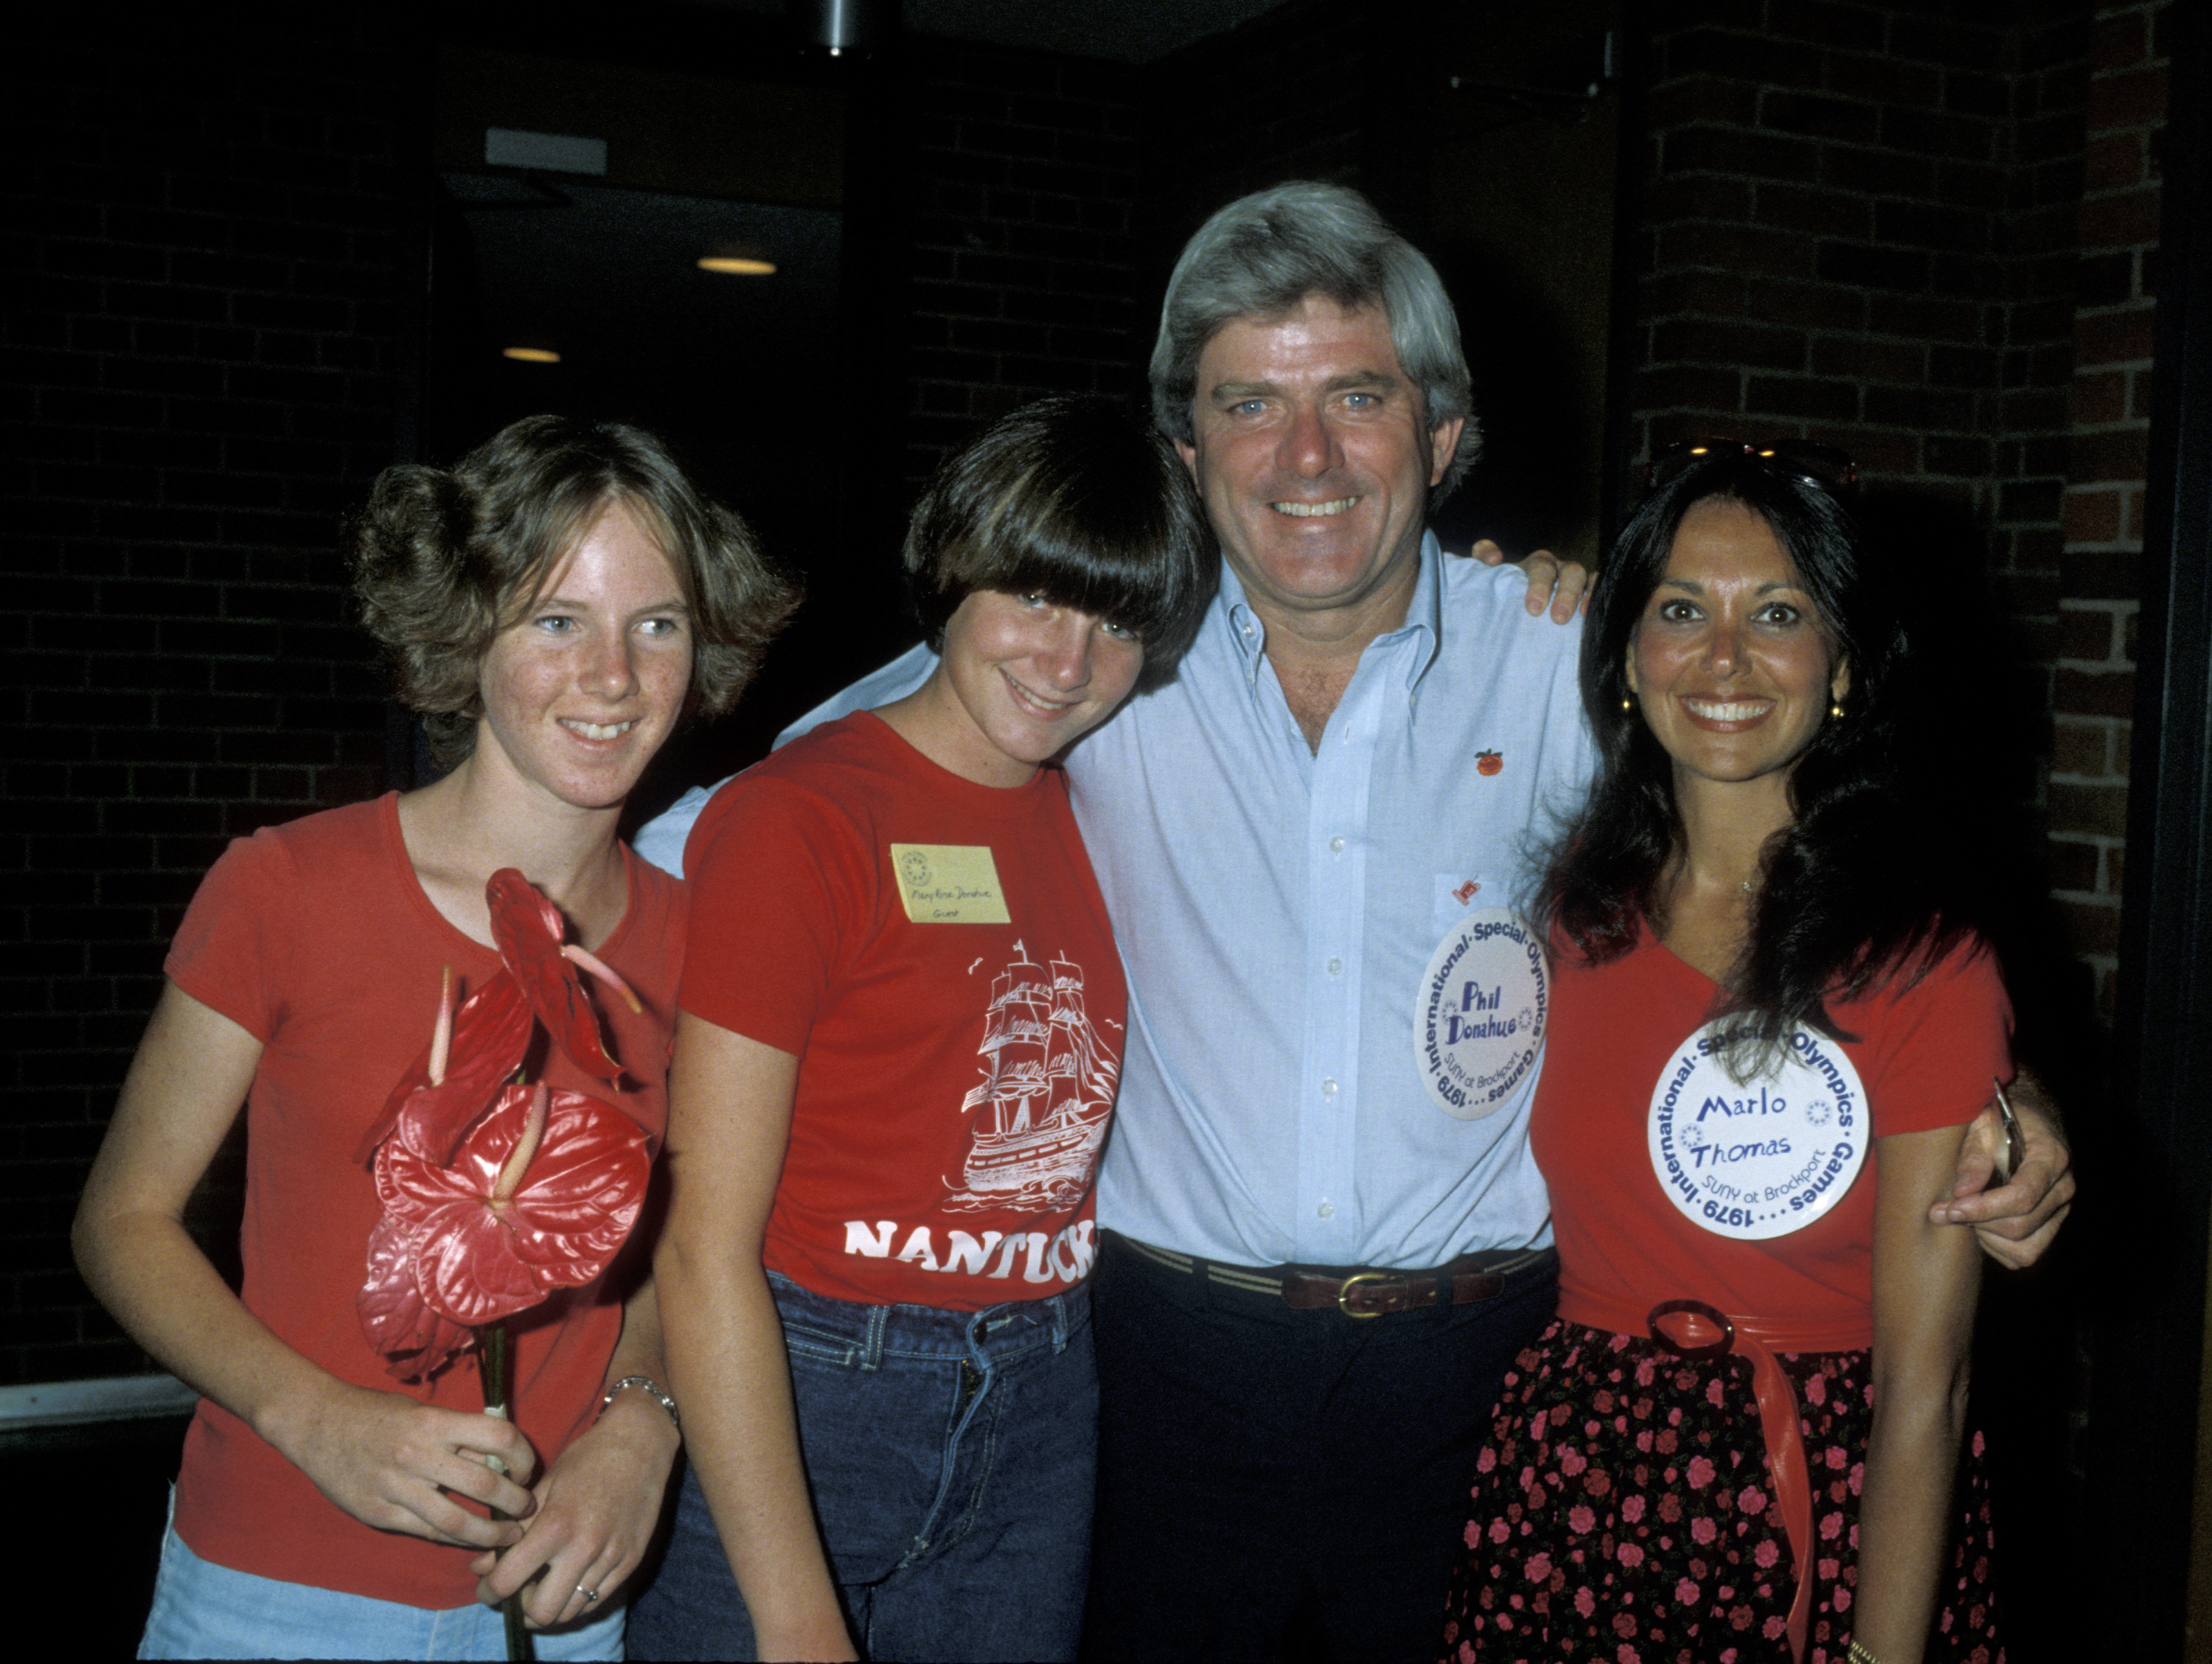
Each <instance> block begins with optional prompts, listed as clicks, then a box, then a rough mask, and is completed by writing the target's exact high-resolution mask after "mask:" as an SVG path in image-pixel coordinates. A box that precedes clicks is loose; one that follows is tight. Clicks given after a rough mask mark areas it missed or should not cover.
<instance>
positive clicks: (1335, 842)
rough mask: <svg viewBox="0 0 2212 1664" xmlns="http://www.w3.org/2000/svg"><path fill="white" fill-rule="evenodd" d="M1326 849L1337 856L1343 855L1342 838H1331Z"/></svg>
mask: <svg viewBox="0 0 2212 1664" xmlns="http://www.w3.org/2000/svg"><path fill="white" fill-rule="evenodd" d="M1328 847H1330V848H1331V849H1333V850H1334V851H1335V852H1336V853H1338V854H1342V853H1344V840H1343V839H1342V838H1331V839H1330V840H1329V841H1328Z"/></svg>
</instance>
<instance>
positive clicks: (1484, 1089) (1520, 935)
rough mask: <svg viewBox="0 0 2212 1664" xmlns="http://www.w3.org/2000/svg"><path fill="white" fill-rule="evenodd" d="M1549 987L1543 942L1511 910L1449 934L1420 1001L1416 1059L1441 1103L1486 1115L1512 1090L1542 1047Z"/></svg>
mask: <svg viewBox="0 0 2212 1664" xmlns="http://www.w3.org/2000/svg"><path fill="white" fill-rule="evenodd" d="M1549 993H1550V988H1549V985H1548V984H1547V981H1546V980H1545V975H1544V948H1543V944H1542V943H1541V942H1539V941H1538V940H1537V939H1536V938H1535V935H1534V932H1532V931H1530V930H1529V928H1528V926H1527V925H1526V924H1524V923H1522V920H1520V919H1519V918H1518V917H1516V915H1515V914H1511V913H1510V912H1508V911H1507V910H1506V909H1505V908H1483V909H1482V910H1481V911H1480V912H1477V913H1470V914H1467V915H1466V916H1465V917H1463V918H1462V919H1461V920H1459V921H1458V922H1457V923H1456V924H1455V925H1454V926H1452V927H1451V929H1450V930H1449V931H1447V932H1445V933H1444V939H1443V941H1441V942H1439V943H1437V950H1436V951H1435V952H1434V953H1433V954H1431V955H1430V956H1429V969H1428V972H1427V974H1426V975H1424V976H1423V977H1422V978H1421V991H1420V997H1419V999H1418V1000H1417V1001H1416V1002H1415V1004H1414V1006H1413V1060H1414V1062H1415V1064H1416V1065H1417V1066H1419V1069H1420V1072H1421V1081H1422V1084H1425V1086H1427V1088H1428V1089H1429V1096H1431V1097H1432V1098H1434V1099H1435V1100H1436V1101H1437V1107H1438V1108H1441V1109H1443V1112H1444V1113H1445V1114H1448V1115H1455V1116H1457V1117H1458V1118H1459V1119H1460V1120H1481V1119H1482V1118H1483V1117H1484V1116H1485V1115H1487V1114H1491V1113H1492V1112H1493V1111H1494V1110H1496V1109H1497V1108H1498V1107H1499V1106H1500V1105H1501V1104H1503V1103H1504V1102H1505V1101H1506V1099H1507V1098H1509V1097H1510V1096H1512V1094H1513V1090H1514V1089H1515V1088H1516V1087H1517V1086H1519V1085H1520V1084H1521V1083H1522V1081H1523V1080H1525V1079H1526V1078H1528V1072H1529V1071H1530V1070H1532V1069H1534V1067H1535V1066H1536V1058H1537V1054H1539V1053H1541V1051H1542V1050H1543V1047H1544V1014H1545V1011H1546V1010H1547V999H1548V996H1549Z"/></svg>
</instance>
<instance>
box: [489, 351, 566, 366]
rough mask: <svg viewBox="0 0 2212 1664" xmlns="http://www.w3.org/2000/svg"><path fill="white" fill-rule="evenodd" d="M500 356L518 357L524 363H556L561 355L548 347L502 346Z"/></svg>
mask: <svg viewBox="0 0 2212 1664" xmlns="http://www.w3.org/2000/svg"><path fill="white" fill-rule="evenodd" d="M499 355H500V356H501V358H513V359H519V360H520V361H522V362H523V363H525V364H558V363H559V362H560V361H561V355H560V354H559V353H557V352H555V351H554V350H553V349H552V348H550V347H502V348H501V349H500V352H499Z"/></svg>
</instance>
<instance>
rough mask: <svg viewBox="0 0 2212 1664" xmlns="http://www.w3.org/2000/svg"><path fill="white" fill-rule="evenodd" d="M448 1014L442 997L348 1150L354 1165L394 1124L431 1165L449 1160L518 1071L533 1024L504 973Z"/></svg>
mask: <svg viewBox="0 0 2212 1664" xmlns="http://www.w3.org/2000/svg"><path fill="white" fill-rule="evenodd" d="M449 975H450V974H449ZM451 1009H452V996H451V994H450V993H447V994H446V995H445V996H443V1003H442V1004H441V1006H440V1010H439V1023H438V1034H437V1035H436V1036H435V1037H434V1038H433V1039H432V1041H431V1042H430V1044H429V1046H428V1048H425V1050H424V1051H423V1053H422V1055H421V1056H420V1057H418V1058H416V1060H415V1065H414V1066H413V1067H412V1068H410V1070H408V1072H406V1074H404V1076H402V1077H401V1078H400V1081H399V1084H398V1085H397V1086H395V1087H393V1088H392V1096H390V1097H389V1098H387V1099H386V1101H385V1105H384V1113H383V1114H381V1115H380V1116H378V1117H377V1121H376V1125H375V1126H374V1127H371V1128H370V1129H369V1131H368V1136H367V1137H366V1138H364V1139H362V1141H361V1145H360V1147H359V1148H357V1149H356V1151H354V1159H355V1160H356V1161H361V1162H365V1161H367V1160H368V1158H369V1157H370V1156H372V1155H373V1154H374V1153H375V1151H376V1146H377V1145H380V1144H382V1143H383V1142H384V1141H385V1139H387V1138H389V1137H391V1136H392V1129H393V1127H400V1126H404V1127H406V1128H407V1129H408V1130H407V1136H408V1137H409V1138H410V1139H413V1140H414V1141H415V1143H416V1145H417V1146H418V1147H419V1148H421V1149H422V1151H424V1152H425V1153H426V1154H428V1155H429V1156H430V1157H432V1158H433V1159H434V1160H435V1161H438V1162H440V1163H445V1162H449V1161H451V1160H452V1159H453V1149H454V1146H455V1145H459V1143H460V1141H461V1135H462V1134H463V1133H465V1132H467V1131H468V1129H469V1123H470V1122H471V1121H473V1120H475V1119H476V1118H477V1116H478V1115H480V1114H483V1110H484V1108H485V1106H486V1105H487V1104H489V1103H490V1102H491V1101H492V1099H493V1097H494V1096H495V1095H496V1094H497V1092H498V1091H499V1089H500V1085H501V1083H502V1082H503V1081H505V1080H506V1079H507V1077H508V1076H510V1075H512V1074H513V1072H515V1071H516V1070H517V1069H520V1067H521V1066H522V1060H523V1056H524V1054H526V1052H528V1050H529V1049H530V1035H531V1031H532V1029H533V1028H534V1027H535V1026H536V1023H535V1021H534V1019H533V1017H532V1012H531V1009H530V1004H529V1002H528V1001H527V1000H526V999H524V998H523V997H522V992H521V990H520V989H519V988H517V987H515V985H514V981H513V978H512V977H510V976H508V975H507V973H506V972H504V971H501V973H500V974H499V975H496V976H494V977H493V978H492V979H491V981H489V982H487V983H485V984H484V985H483V987H481V988H479V989H477V992H476V993H473V994H471V995H470V996H469V999H468V1000H467V1002H466V1003H465V1005H462V1007H461V1009H460V1010H459V1011H454V1012H453V1016H452V1020H451V1023H450V1024H449V1023H447V1019H446V1013H447V1011H450V1010H451Z"/></svg>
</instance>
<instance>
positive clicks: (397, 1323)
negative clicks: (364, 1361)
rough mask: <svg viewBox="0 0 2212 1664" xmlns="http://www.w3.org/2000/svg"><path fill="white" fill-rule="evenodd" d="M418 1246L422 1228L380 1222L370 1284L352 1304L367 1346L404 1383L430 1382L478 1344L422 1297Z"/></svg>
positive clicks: (371, 1248) (373, 1237)
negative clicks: (354, 1306) (451, 1362)
mask: <svg viewBox="0 0 2212 1664" xmlns="http://www.w3.org/2000/svg"><path fill="white" fill-rule="evenodd" d="M421 1247H422V1227H421V1226H420V1225H410V1224H401V1223H400V1222H398V1220H395V1219H393V1218H392V1217H391V1216H390V1215H388V1214H387V1215H386V1217H384V1218H381V1219H379V1220H378V1221H377V1222H376V1229H375V1230H373V1231H371V1232H370V1233H369V1236H368V1282H367V1283H366V1284H363V1285H362V1291H361V1294H360V1297H359V1298H358V1299H357V1301H356V1305H358V1307H359V1308H360V1310H361V1327H362V1333H365V1334H366V1335H368V1344H369V1345H372V1346H374V1347H375V1348H376V1350H377V1351H380V1352H382V1353H383V1354H384V1355H385V1357H386V1360H387V1362H386V1368H388V1369H390V1370H391V1371H392V1374H393V1375H395V1376H398V1378H399V1379H400V1380H402V1381H424V1380H428V1378H429V1377H430V1376H434V1375H435V1374H437V1372H438V1371H439V1370H440V1369H443V1368H444V1367H445V1366H446V1363H447V1360H448V1359H450V1358H453V1357H456V1356H458V1355H459V1354H460V1353H462V1352H465V1351H468V1349H469V1348H470V1347H471V1345H474V1344H475V1340H476V1337H475V1335H473V1334H472V1333H471V1332H470V1331H469V1330H467V1329H465V1328H463V1327H461V1326H460V1325H459V1324H458V1323H456V1322H453V1321H452V1320H451V1319H449V1318H444V1317H441V1316H439V1315H438V1314H437V1313H436V1312H434V1311H432V1310H431V1309H430V1307H429V1303H428V1302H427V1301H425V1300H424V1299H423V1298H422V1285H421V1284H420V1283H419V1281H418V1280H417V1278H416V1269H415V1258H416V1251H417V1250H418V1249H419V1248H421Z"/></svg>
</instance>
